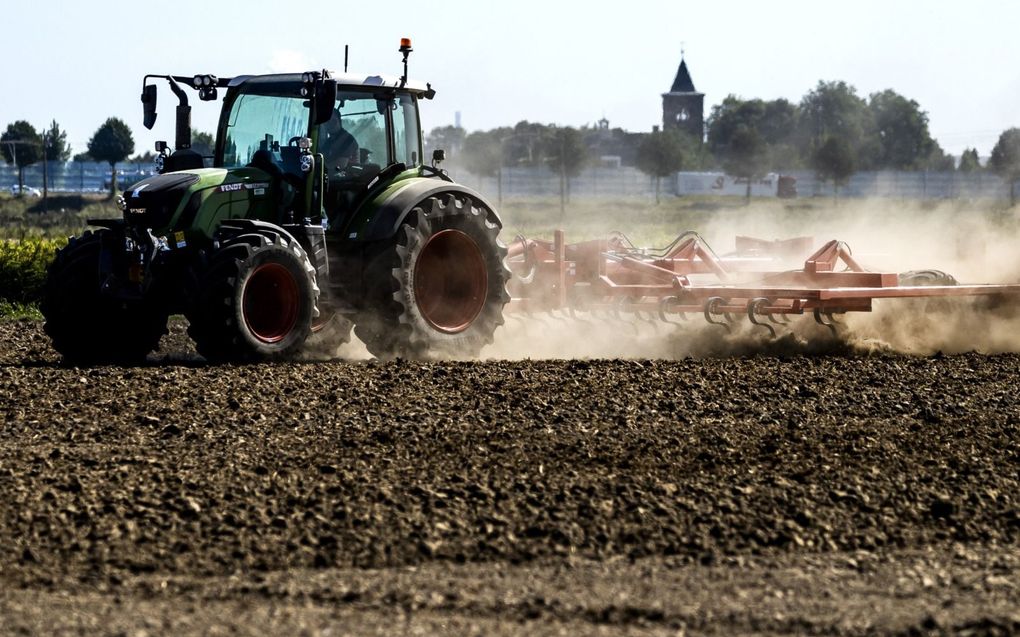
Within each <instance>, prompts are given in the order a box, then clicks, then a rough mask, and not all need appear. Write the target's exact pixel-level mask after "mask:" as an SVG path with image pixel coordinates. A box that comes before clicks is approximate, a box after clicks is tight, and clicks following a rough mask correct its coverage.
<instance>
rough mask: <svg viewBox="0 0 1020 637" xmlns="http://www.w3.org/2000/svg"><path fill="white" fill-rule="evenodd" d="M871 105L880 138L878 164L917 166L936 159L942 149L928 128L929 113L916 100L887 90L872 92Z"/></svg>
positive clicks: (912, 168) (876, 163)
mask: <svg viewBox="0 0 1020 637" xmlns="http://www.w3.org/2000/svg"><path fill="white" fill-rule="evenodd" d="M868 108H869V110H870V111H871V116H872V118H873V120H874V126H875V128H874V130H875V133H876V135H877V142H878V156H877V157H876V158H874V160H875V167H876V168H887V169H892V170H915V169H918V168H923V167H925V166H926V165H927V164H928V163H929V162H930V161H933V160H934V161H936V163H937V160H938V159H939V156H940V155H941V154H942V152H941V151H942V149H941V148H938V144H937V143H936V142H935V140H934V139H932V136H931V133H930V132H929V131H928V114H927V113H925V112H924V111H922V110H921V106H920V105H919V104H918V103H917V102H916V101H914V100H910V99H907V98H906V97H903V96H902V95H900V94H899V93H897V92H896V91H892V90H885V91H882V92H881V93H872V95H871V98H870V101H869V103H868Z"/></svg>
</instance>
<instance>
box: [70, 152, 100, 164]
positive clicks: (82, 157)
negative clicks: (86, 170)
mask: <svg viewBox="0 0 1020 637" xmlns="http://www.w3.org/2000/svg"><path fill="white" fill-rule="evenodd" d="M71 161H74V162H78V163H82V164H84V163H88V162H93V161H96V160H95V159H93V158H92V156H91V155H89V154H88V153H75V155H74V157H72V158H71Z"/></svg>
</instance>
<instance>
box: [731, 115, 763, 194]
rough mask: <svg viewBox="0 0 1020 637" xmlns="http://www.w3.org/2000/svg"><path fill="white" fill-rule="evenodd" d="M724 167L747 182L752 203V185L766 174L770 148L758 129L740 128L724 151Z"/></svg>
mask: <svg viewBox="0 0 1020 637" xmlns="http://www.w3.org/2000/svg"><path fill="white" fill-rule="evenodd" d="M722 153H723V167H724V168H725V169H726V172H728V173H730V174H731V175H733V176H735V177H738V178H740V179H743V180H745V181H746V182H747V203H748V204H750V203H751V185H752V184H753V183H754V180H755V179H757V178H759V177H761V176H762V175H763V174H765V171H766V166H767V165H768V148H767V146H766V144H765V140H763V139H762V137H761V134H760V133H759V132H758V131H757V129H754V128H751V127H749V126H743V125H742V126H740V127H738V128H737V130H736V131H735V132H734V133H733V136H732V137H731V138H730V143H729V145H728V146H727V147H726V148H725V149H723V151H722Z"/></svg>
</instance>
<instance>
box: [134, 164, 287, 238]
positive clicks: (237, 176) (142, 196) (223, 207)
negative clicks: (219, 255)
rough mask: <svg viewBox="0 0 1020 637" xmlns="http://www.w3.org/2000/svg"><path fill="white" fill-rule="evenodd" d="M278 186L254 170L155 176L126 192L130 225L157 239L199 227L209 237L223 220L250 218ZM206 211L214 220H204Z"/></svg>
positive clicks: (200, 171) (207, 169)
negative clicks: (250, 211) (254, 202)
mask: <svg viewBox="0 0 1020 637" xmlns="http://www.w3.org/2000/svg"><path fill="white" fill-rule="evenodd" d="M272 181H273V180H272V178H271V177H270V175H268V174H267V173H265V172H264V171H262V170H259V169H257V168H252V167H245V168H231V169H225V168H198V169H195V170H181V171H176V172H172V173H166V174H163V175H155V176H153V177H149V178H147V179H143V180H142V181H139V182H137V183H135V184H133V185H132V186H131V188H130V189H128V190H126V191H125V192H124V195H123V196H124V203H123V204H122V206H123V209H124V220H125V221H126V222H127V224H128V225H131V226H135V227H144V228H149V229H152V230H153V231H155V232H157V234H159V233H162V232H168V231H170V230H186V229H188V228H192V227H193V226H194V225H196V224H197V225H198V226H200V228H196V229H199V230H200V231H202V232H204V233H206V234H208V233H211V231H212V229H213V228H214V226H215V224H216V222H217V221H219V220H220V217H238V216H245V214H246V213H247V211H248V209H249V207H250V205H251V200H252V199H258V200H263V199H266V198H267V195H268V191H269V188H270V185H271V183H272ZM235 208H236V209H235ZM200 210H205V211H206V212H207V213H208V214H199V212H200ZM207 226H208V227H207Z"/></svg>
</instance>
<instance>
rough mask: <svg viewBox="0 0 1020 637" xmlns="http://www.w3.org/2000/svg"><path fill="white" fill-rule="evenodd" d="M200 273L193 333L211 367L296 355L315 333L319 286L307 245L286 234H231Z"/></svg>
mask: <svg viewBox="0 0 1020 637" xmlns="http://www.w3.org/2000/svg"><path fill="white" fill-rule="evenodd" d="M217 239H218V244H219V248H218V249H217V250H216V251H215V252H214V253H213V254H212V255H211V256H210V258H209V260H208V265H207V266H206V268H205V272H204V274H203V275H202V281H201V290H200V292H199V298H198V302H197V303H196V304H195V305H194V307H193V308H192V309H191V310H190V311H189V313H188V320H189V321H190V323H191V325H190V326H189V328H188V334H189V335H190V336H191V338H192V339H193V340H194V341H195V347H196V348H197V349H198V352H199V354H201V355H202V356H204V357H205V358H206V359H207V360H209V361H213V362H255V361H265V360H279V359H286V358H290V357H292V356H294V355H295V354H296V353H297V352H298V351H299V350H300V349H301V347H302V345H304V343H305V339H307V338H308V335H309V333H310V331H311V322H312V320H313V317H314V315H315V314H317V311H316V302H317V301H318V297H319V288H318V286H317V285H316V282H315V269H314V268H313V267H312V264H311V262H310V261H309V259H308V256H307V255H306V254H305V251H304V250H303V249H302V248H301V245H300V244H299V243H298V242H297V241H296V240H294V239H293V238H291V237H289V236H288V235H286V234H285V233H283V232H282V231H280V232H278V231H274V230H272V229H265V228H259V229H258V230H257V231H253V230H251V229H247V230H225V231H221V233H220V234H219V235H218V237H217Z"/></svg>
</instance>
